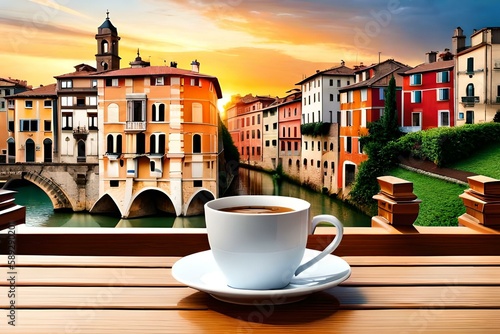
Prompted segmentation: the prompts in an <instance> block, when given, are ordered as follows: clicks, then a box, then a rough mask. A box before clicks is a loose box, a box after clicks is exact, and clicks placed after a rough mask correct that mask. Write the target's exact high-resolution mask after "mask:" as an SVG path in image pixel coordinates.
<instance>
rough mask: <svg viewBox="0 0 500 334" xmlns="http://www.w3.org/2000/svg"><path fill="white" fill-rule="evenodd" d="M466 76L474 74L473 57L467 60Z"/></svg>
mask: <svg viewBox="0 0 500 334" xmlns="http://www.w3.org/2000/svg"><path fill="white" fill-rule="evenodd" d="M467 74H474V57H469V58H467Z"/></svg>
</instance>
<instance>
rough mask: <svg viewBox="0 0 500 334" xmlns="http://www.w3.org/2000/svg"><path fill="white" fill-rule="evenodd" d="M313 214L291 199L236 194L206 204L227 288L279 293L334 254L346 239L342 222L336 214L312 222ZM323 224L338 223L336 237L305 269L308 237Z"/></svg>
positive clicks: (305, 204) (212, 243) (213, 245)
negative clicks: (311, 216)
mask: <svg viewBox="0 0 500 334" xmlns="http://www.w3.org/2000/svg"><path fill="white" fill-rule="evenodd" d="M309 210H310V204H309V203H308V202H307V201H304V200H302V199H299V198H294V197H286V196H266V195H250V196H233V197H223V198H219V199H215V200H212V201H209V202H207V203H206V204H205V222H206V226H207V234H208V240H209V243H210V248H211V251H212V254H213V256H214V259H215V262H216V263H217V265H218V266H219V269H220V270H221V272H222V273H223V275H224V277H225V278H226V281H227V284H228V286H230V287H232V288H237V289H252V290H268V289H280V288H283V287H285V286H287V285H288V284H289V283H290V281H291V280H292V278H293V276H294V275H298V274H299V273H300V272H302V271H304V270H307V268H309V267H311V266H312V265H313V264H315V263H317V262H318V261H320V260H321V259H322V258H323V257H325V256H327V255H328V254H330V253H331V252H333V250H334V249H335V248H337V246H338V245H339V243H340V241H341V240H342V236H343V225H342V223H341V222H340V221H339V220H338V219H337V218H336V217H334V216H331V215H319V216H316V217H314V218H313V219H312V220H311V219H310V211H309ZM320 222H326V223H329V224H331V225H334V226H335V227H336V228H337V234H336V236H335V238H334V240H333V241H332V242H331V243H330V244H329V245H328V246H327V247H326V248H325V250H324V251H323V252H321V253H320V254H318V256H316V257H315V258H313V259H312V260H310V261H308V262H306V263H304V264H302V265H300V262H301V261H302V258H303V256H304V252H305V249H306V244H307V237H308V235H309V234H310V233H311V232H312V231H313V230H314V228H315V227H316V225H317V224H318V223H320ZM299 265H300V266H299Z"/></svg>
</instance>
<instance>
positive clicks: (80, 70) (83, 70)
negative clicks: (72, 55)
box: [54, 64, 97, 79]
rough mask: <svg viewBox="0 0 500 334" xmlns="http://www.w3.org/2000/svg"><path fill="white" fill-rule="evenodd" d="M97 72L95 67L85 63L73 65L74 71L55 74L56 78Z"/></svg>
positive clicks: (83, 75) (87, 75) (81, 75)
mask: <svg viewBox="0 0 500 334" xmlns="http://www.w3.org/2000/svg"><path fill="white" fill-rule="evenodd" d="M96 73H97V69H96V68H95V67H92V66H90V65H87V64H78V65H76V66H75V71H74V72H71V73H66V74H61V75H58V76H55V77H54V78H56V79H61V78H73V77H89V76H91V75H93V74H96Z"/></svg>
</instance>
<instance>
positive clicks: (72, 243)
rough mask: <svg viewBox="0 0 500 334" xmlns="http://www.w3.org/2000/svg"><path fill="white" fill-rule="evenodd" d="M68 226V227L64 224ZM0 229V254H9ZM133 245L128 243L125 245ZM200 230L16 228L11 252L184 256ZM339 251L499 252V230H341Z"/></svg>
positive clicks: (323, 238)
mask: <svg viewBox="0 0 500 334" xmlns="http://www.w3.org/2000/svg"><path fill="white" fill-rule="evenodd" d="M66 230H69V229H66ZM333 237H334V235H311V236H310V237H309V239H308V244H307V247H308V248H311V249H318V250H321V249H324V248H325V247H326V245H328V244H329V242H330V241H331V240H332V239H333ZM6 238H7V235H6V234H5V233H0V254H9V253H8V248H7V242H6V241H7V240H6ZM131 245H133V247H131ZM209 248H210V247H209V244H208V238H207V235H206V234H201V233H200V234H193V233H186V234H180V233H172V234H169V233H159V232H156V233H155V232H153V231H152V232H150V233H133V231H132V232H127V233H121V232H115V233H114V234H111V235H110V234H109V233H104V234H102V233H85V232H82V231H79V233H75V232H66V233H63V232H60V233H47V234H37V233H32V234H30V233H28V232H26V229H24V232H22V233H17V234H16V253H17V255H87V256H95V255H98V256H124V255H127V256H166V255H169V256H185V255H188V254H192V253H196V252H200V251H203V250H207V249H209ZM335 254H337V255H340V256H347V255H349V256H367V255H369V256H393V255H396V256H413V255H420V256H423V255H425V256H448V255H495V256H499V255H500V234H418V233H416V234H377V235H376V236H374V235H373V234H346V235H344V238H343V240H342V242H341V244H340V246H339V248H338V249H337V250H336V251H335Z"/></svg>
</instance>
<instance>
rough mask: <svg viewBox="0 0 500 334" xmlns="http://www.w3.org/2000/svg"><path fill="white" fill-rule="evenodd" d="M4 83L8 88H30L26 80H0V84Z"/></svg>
mask: <svg viewBox="0 0 500 334" xmlns="http://www.w3.org/2000/svg"><path fill="white" fill-rule="evenodd" d="M2 81H3V82H5V83H6V84H9V86H16V85H17V86H21V87H25V88H30V87H29V86H28V83H27V82H26V80H19V79H12V78H0V82H2Z"/></svg>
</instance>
